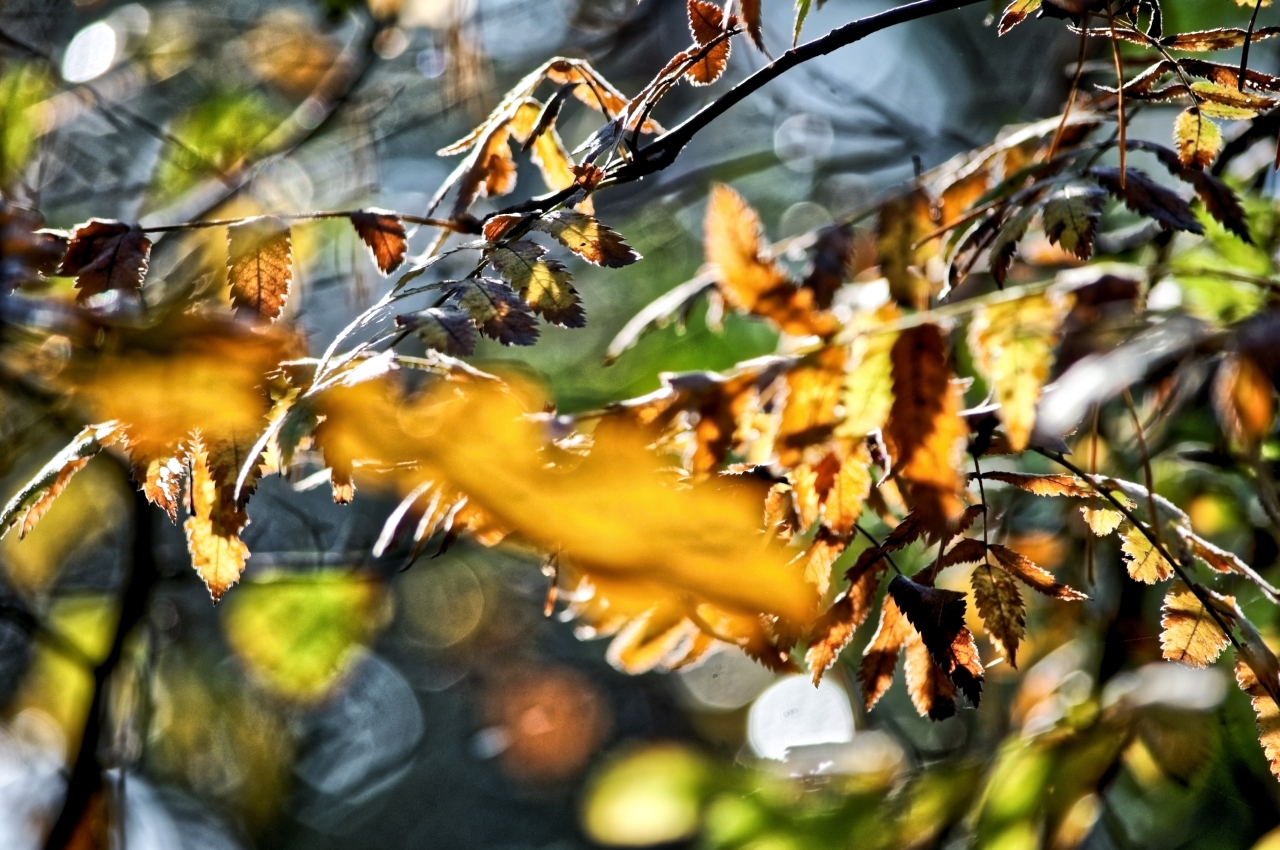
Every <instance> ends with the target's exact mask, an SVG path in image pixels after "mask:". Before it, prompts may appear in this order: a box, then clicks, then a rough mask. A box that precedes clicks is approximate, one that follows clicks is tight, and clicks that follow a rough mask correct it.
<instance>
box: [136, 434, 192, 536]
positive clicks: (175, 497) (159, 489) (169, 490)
mask: <svg viewBox="0 0 1280 850" xmlns="http://www.w3.org/2000/svg"><path fill="white" fill-rule="evenodd" d="M128 452H129V460H130V461H131V462H132V463H133V481H134V483H135V484H137V485H138V487H139V488H140V489H141V490H142V493H143V495H145V496H146V497H147V501H148V502H150V503H151V504H153V505H155V506H157V507H158V508H160V509H162V510H163V511H164V512H165V513H166V514H168V515H169V521H170V522H173V523H176V522H177V521H178V505H179V503H180V501H181V495H182V480H183V477H184V476H185V474H186V469H185V467H184V466H183V464H182V461H181V460H180V459H179V458H177V457H173V456H169V457H147V456H145V452H142V451H137V450H135V449H134V447H132V446H130V447H129V448H128Z"/></svg>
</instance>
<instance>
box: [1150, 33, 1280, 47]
mask: <svg viewBox="0 0 1280 850" xmlns="http://www.w3.org/2000/svg"><path fill="white" fill-rule="evenodd" d="M1246 35H1247V33H1246V31H1245V30H1243V29H1240V28H1238V27H1221V28H1219V29H1214V30H1196V31H1194V32H1183V33H1178V34H1176V35H1170V36H1165V37H1164V38H1162V39H1161V40H1160V44H1161V45H1162V46H1163V47H1165V48H1166V49H1168V50H1184V51H1187V52H1190V53H1210V52H1213V51H1216V50H1230V49H1231V48H1233V47H1241V46H1243V45H1244V42H1245V36H1246ZM1277 35H1280V27H1258V28H1256V29H1255V30H1254V31H1253V38H1252V39H1251V41H1262V40H1263V39H1267V38H1274V37H1275V36H1277Z"/></svg>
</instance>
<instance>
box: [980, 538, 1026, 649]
mask: <svg viewBox="0 0 1280 850" xmlns="http://www.w3.org/2000/svg"><path fill="white" fill-rule="evenodd" d="M969 581H970V585H971V586H972V587H973V603H974V605H976V606H977V608H978V614H979V616H981V617H982V625H983V627H984V628H986V630H987V635H988V636H989V637H990V638H991V640H992V641H993V642H994V643H995V644H996V645H997V646H998V647H999V648H1000V649H1001V651H1003V652H1004V655H1005V657H1006V658H1008V659H1009V666H1010V667H1015V668H1016V667H1017V666H1018V661H1017V655H1018V643H1019V642H1020V641H1021V640H1022V636H1023V634H1025V633H1026V622H1027V606H1026V603H1025V602H1024V601H1023V599H1022V594H1021V593H1020V592H1019V591H1018V583H1017V582H1016V581H1014V580H1013V577H1012V576H1011V575H1009V574H1008V573H1007V572H1005V571H1004V570H998V569H996V568H994V567H992V566H991V565H990V564H989V563H986V562H985V559H984V562H983V563H982V564H981V565H980V566H979V567H978V568H977V569H975V570H974V571H973V575H972V576H971V577H970V579H969Z"/></svg>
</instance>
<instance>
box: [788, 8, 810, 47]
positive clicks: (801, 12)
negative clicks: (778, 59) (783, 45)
mask: <svg viewBox="0 0 1280 850" xmlns="http://www.w3.org/2000/svg"><path fill="white" fill-rule="evenodd" d="M812 5H813V2H812V0H796V24H795V28H794V30H793V32H792V34H791V46H792V47H795V46H796V45H797V44H799V43H800V30H802V29H804V21H805V18H807V17H809V7H810V6H812Z"/></svg>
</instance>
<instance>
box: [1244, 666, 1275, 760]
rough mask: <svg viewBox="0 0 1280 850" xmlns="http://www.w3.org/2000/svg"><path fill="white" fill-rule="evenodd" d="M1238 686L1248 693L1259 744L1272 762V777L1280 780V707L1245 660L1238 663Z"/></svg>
mask: <svg viewBox="0 0 1280 850" xmlns="http://www.w3.org/2000/svg"><path fill="white" fill-rule="evenodd" d="M1236 684H1238V685H1239V686H1240V690H1242V691H1244V692H1245V693H1247V694H1248V695H1249V697H1250V700H1251V702H1252V703H1253V713H1254V715H1255V716H1256V717H1257V725H1258V742H1259V743H1261V744H1262V752H1263V753H1264V754H1265V755H1266V757H1267V761H1268V762H1270V767H1271V775H1272V776H1274V777H1276V778H1277V779H1280V706H1277V705H1276V701H1275V699H1274V698H1273V697H1272V696H1271V695H1270V694H1269V693H1268V692H1267V690H1266V688H1263V687H1262V685H1261V684H1260V683H1259V682H1258V677H1257V675H1256V674H1255V673H1254V671H1253V670H1252V669H1251V668H1250V667H1249V665H1248V664H1246V663H1245V662H1244V661H1243V660H1237V661H1236Z"/></svg>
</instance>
